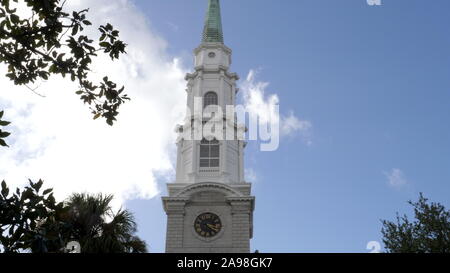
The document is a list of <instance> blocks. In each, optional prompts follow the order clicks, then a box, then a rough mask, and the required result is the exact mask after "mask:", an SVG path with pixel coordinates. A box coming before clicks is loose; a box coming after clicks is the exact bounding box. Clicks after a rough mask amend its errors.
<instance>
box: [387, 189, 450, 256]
mask: <svg viewBox="0 0 450 273" xmlns="http://www.w3.org/2000/svg"><path fill="white" fill-rule="evenodd" d="M409 204H411V205H412V206H413V207H414V215H415V219H414V220H413V221H411V220H409V219H408V217H407V216H406V215H404V216H402V217H400V216H399V215H398V214H397V220H396V222H391V221H387V220H383V221H382V222H383V228H382V231H381V232H382V234H383V242H384V244H385V248H386V250H387V252H391V253H450V211H449V210H446V209H445V207H444V206H443V205H441V204H440V203H433V202H431V203H429V202H428V199H426V198H425V197H424V196H423V195H422V194H420V197H419V200H418V201H417V202H412V201H409Z"/></svg>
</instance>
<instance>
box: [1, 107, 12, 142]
mask: <svg viewBox="0 0 450 273" xmlns="http://www.w3.org/2000/svg"><path fill="white" fill-rule="evenodd" d="M2 117H3V111H0V146H8V144H6V142H5V140H4V138H6V137H7V136H9V135H10V134H11V133H9V132H5V131H2V129H1V126H8V125H9V124H10V122H9V121H5V120H2Z"/></svg>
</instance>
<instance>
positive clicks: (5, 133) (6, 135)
mask: <svg viewBox="0 0 450 273" xmlns="http://www.w3.org/2000/svg"><path fill="white" fill-rule="evenodd" d="M10 134H11V133H9V132H2V131H1V130H0V137H2V138H5V137H8V136H9V135H10Z"/></svg>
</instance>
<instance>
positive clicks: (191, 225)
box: [162, 0, 255, 253]
mask: <svg viewBox="0 0 450 273" xmlns="http://www.w3.org/2000/svg"><path fill="white" fill-rule="evenodd" d="M208 2H209V4H208V10H207V13H206V19H205V25H204V28H203V36H202V42H201V44H200V46H199V47H197V48H196V49H195V50H194V58H195V60H194V64H195V67H194V72H193V73H188V74H187V75H186V81H187V89H186V92H187V111H186V119H185V121H184V124H182V125H178V126H177V129H176V130H177V133H178V140H177V149H178V152H177V162H176V164H177V168H176V181H175V182H174V183H168V184H167V190H168V196H167V197H163V198H162V200H163V206H164V210H165V212H166V214H167V234H166V252H236V253H237V252H247V253H248V252H249V251H250V239H251V238H252V234H253V209H254V200H255V198H254V197H253V196H251V195H250V192H251V184H250V183H247V182H246V181H245V180H244V146H245V142H244V140H243V133H244V130H245V127H243V126H238V125H237V123H236V116H235V114H234V112H231V114H230V113H228V114H227V113H226V110H227V106H235V101H236V93H237V91H238V89H237V87H236V82H237V81H238V80H239V77H238V76H237V74H235V73H231V72H230V71H229V69H230V65H231V53H232V52H231V49H229V48H228V47H226V46H225V45H224V43H223V40H224V37H223V31H222V21H221V12H220V2H219V0H208ZM205 128H209V129H208V130H206V129H205ZM199 129H200V130H199ZM230 136H231V137H230Z"/></svg>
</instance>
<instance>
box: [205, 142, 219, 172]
mask: <svg viewBox="0 0 450 273" xmlns="http://www.w3.org/2000/svg"><path fill="white" fill-rule="evenodd" d="M219 148H220V147H219V141H218V140H216V139H213V140H211V141H208V140H206V139H203V140H202V141H201V142H200V168H218V167H219V156H220V152H219Z"/></svg>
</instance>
